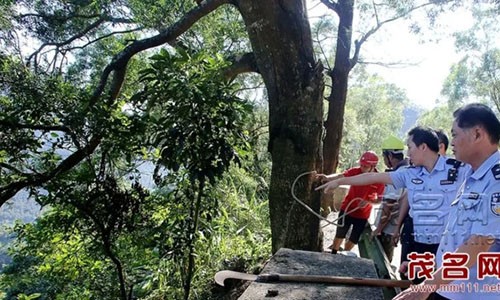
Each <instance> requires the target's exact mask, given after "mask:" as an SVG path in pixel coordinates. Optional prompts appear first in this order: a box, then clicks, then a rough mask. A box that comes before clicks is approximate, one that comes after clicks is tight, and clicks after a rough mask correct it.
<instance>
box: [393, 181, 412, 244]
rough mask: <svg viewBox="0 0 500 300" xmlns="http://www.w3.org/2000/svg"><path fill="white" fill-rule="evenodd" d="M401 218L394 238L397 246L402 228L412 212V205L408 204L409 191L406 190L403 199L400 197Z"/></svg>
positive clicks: (402, 195)
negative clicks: (407, 216)
mask: <svg viewBox="0 0 500 300" xmlns="http://www.w3.org/2000/svg"><path fill="white" fill-rule="evenodd" d="M398 202H399V216H398V219H397V221H396V228H395V231H394V234H393V236H392V238H393V240H394V244H396V245H397V243H398V241H399V236H400V233H401V226H403V223H404V220H405V217H406V215H408V212H409V211H410V204H409V203H408V190H406V189H405V190H404V192H403V193H402V194H401V197H399V200H398Z"/></svg>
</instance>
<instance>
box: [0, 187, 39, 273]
mask: <svg viewBox="0 0 500 300" xmlns="http://www.w3.org/2000/svg"><path fill="white" fill-rule="evenodd" d="M39 215H40V205H38V203H36V202H35V201H34V200H32V199H30V198H29V195H28V193H27V192H25V191H21V192H19V193H18V194H17V195H16V196H15V197H14V198H13V199H11V200H9V201H7V202H6V203H5V204H4V205H2V207H0V272H1V270H2V269H3V266H4V265H5V264H9V263H10V257H9V256H8V255H7V247H8V245H9V243H10V241H11V240H12V238H13V237H12V236H11V235H10V233H9V232H8V228H9V227H11V226H12V225H13V224H14V223H15V222H16V221H18V220H19V221H20V222H23V223H31V222H33V221H34V220H35V219H36V218H37V217H38V216H39Z"/></svg>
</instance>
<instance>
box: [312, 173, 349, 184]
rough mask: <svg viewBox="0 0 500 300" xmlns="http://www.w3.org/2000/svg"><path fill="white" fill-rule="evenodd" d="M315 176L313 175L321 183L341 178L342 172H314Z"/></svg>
mask: <svg viewBox="0 0 500 300" xmlns="http://www.w3.org/2000/svg"><path fill="white" fill-rule="evenodd" d="M315 176H316V177H315V178H316V179H319V180H320V181H321V182H322V183H325V182H330V181H332V180H336V179H340V178H343V177H344V174H342V173H339V174H330V175H326V174H316V175H315Z"/></svg>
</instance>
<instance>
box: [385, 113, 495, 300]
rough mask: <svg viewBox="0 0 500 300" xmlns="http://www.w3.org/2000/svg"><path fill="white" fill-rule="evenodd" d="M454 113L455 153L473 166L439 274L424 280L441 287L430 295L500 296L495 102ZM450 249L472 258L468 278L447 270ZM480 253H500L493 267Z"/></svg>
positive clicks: (418, 293)
mask: <svg viewBox="0 0 500 300" xmlns="http://www.w3.org/2000/svg"><path fill="white" fill-rule="evenodd" d="M453 116H454V118H455V119H454V122H453V127H452V140H451V145H452V150H453V153H454V154H455V157H456V158H457V159H459V160H462V161H464V162H466V163H468V164H470V166H471V168H472V169H470V170H468V171H467V174H466V177H465V182H464V184H463V185H462V186H461V188H460V190H459V192H458V194H457V197H456V200H454V201H453V202H452V208H451V209H452V211H451V213H450V218H449V221H448V224H447V226H446V230H445V232H444V235H443V238H442V239H441V242H440V245H439V249H438V252H437V255H436V261H437V263H436V264H437V267H438V269H437V270H436V272H435V273H434V274H433V279H428V280H426V281H424V282H423V283H422V284H427V285H432V287H437V288H440V290H438V291H437V293H434V294H432V295H431V296H430V297H429V299H454V300H458V299H499V293H500V292H499V289H498V283H499V280H498V275H499V274H498V269H497V267H498V264H499V261H498V259H500V253H499V252H500V152H499V151H498V146H499V140H500V121H499V120H498V118H497V117H496V116H495V114H494V113H493V111H492V110H491V109H490V108H489V107H487V106H486V105H483V104H478V103H473V104H469V105H466V106H464V107H462V108H459V109H458V110H456V111H455V112H454V113H453ZM447 252H449V253H457V254H458V253H464V254H467V256H468V260H467V262H466V263H464V264H463V266H462V267H464V268H465V269H468V270H469V274H468V278H467V279H463V280H453V278H450V273H448V272H444V271H445V267H446V265H445V262H446V264H449V263H450V262H449V260H447V259H446V260H445V258H444V254H445V253H447ZM480 253H483V254H482V255H484V254H486V255H488V254H490V255H493V258H495V257H496V262H495V261H494V262H493V270H492V269H490V268H489V267H488V266H491V265H489V264H488V263H486V262H484V261H482V260H481V257H482V255H481V256H480V255H479V254H480ZM490 262H491V261H490ZM488 271H492V273H488ZM485 272H486V274H485ZM479 277H484V278H482V279H480V278H479ZM449 287H451V288H449ZM457 287H458V288H457ZM461 287H463V289H461ZM454 289H455V290H454ZM453 290H454V292H452V291H453ZM428 296H429V292H424V290H422V289H408V290H406V291H404V292H403V293H402V294H400V295H398V296H397V297H396V298H395V299H397V300H403V299H427V298H428Z"/></svg>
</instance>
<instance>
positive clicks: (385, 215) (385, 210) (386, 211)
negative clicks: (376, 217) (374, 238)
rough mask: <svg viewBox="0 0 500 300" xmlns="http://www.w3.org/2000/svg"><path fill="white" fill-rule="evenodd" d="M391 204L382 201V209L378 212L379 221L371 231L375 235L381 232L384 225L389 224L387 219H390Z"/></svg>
mask: <svg viewBox="0 0 500 300" xmlns="http://www.w3.org/2000/svg"><path fill="white" fill-rule="evenodd" d="M390 206H391V204H390V203H387V202H382V205H381V207H382V211H381V213H380V221H379V222H378V225H377V228H376V229H375V231H374V232H373V233H374V234H375V235H379V234H381V233H382V230H384V228H385V226H387V224H389V221H390V219H391V216H392V213H391V207H390Z"/></svg>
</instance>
